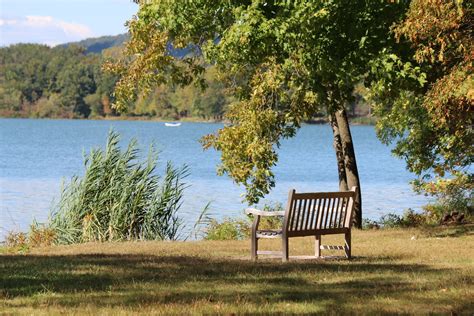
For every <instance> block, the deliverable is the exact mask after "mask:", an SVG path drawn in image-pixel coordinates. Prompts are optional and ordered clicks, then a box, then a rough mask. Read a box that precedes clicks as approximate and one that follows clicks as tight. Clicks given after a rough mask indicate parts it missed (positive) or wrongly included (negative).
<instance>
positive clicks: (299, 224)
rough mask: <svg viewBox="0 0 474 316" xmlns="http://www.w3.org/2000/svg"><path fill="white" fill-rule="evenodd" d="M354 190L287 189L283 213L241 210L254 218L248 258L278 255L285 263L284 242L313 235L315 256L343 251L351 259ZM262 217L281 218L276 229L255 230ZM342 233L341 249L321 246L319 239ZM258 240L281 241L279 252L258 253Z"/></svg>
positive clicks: (285, 244)
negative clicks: (306, 191) (281, 222)
mask: <svg viewBox="0 0 474 316" xmlns="http://www.w3.org/2000/svg"><path fill="white" fill-rule="evenodd" d="M356 190H357V187H352V188H351V190H350V191H347V192H317V193H296V191H295V190H290V193H289V195H288V204H287V207H286V210H285V211H281V212H267V211H260V210H257V209H254V208H249V209H246V210H245V213H246V214H252V215H254V216H255V220H254V222H253V225H252V235H251V241H252V247H251V257H252V260H256V259H257V257H258V255H281V256H282V259H283V261H284V262H285V261H288V239H289V238H290V237H303V236H315V239H316V246H315V255H316V257H321V250H322V249H332V250H344V251H345V254H346V257H347V258H348V259H350V258H351V226H352V216H353V214H352V213H353V211H354V199H355V196H356ZM262 216H284V219H283V227H282V229H280V230H259V229H258V224H259V222H260V218H261V217H262ZM330 234H344V237H345V245H344V246H328V245H321V236H322V235H330ZM261 238H281V239H282V248H283V251H281V252H275V251H259V250H258V240H259V239H261Z"/></svg>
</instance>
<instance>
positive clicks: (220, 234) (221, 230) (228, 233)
mask: <svg viewBox="0 0 474 316" xmlns="http://www.w3.org/2000/svg"><path fill="white" fill-rule="evenodd" d="M249 232H250V223H249V221H248V220H239V219H230V218H225V219H224V221H223V222H221V223H219V222H218V221H216V220H215V219H213V220H211V221H210V223H209V225H208V226H207V229H206V236H205V237H204V239H206V240H242V239H246V238H248V237H249V235H250V234H249Z"/></svg>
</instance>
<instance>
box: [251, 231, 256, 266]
mask: <svg viewBox="0 0 474 316" xmlns="http://www.w3.org/2000/svg"><path fill="white" fill-rule="evenodd" d="M251 239H252V246H251V248H250V258H251V259H252V261H257V250H258V239H257V238H256V236H252V238H251Z"/></svg>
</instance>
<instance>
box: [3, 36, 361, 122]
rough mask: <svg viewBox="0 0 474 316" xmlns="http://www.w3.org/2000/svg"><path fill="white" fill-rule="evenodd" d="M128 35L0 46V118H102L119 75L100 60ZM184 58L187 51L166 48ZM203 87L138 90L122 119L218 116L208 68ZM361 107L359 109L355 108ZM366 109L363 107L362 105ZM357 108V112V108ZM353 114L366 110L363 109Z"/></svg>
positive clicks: (217, 90) (221, 93)
mask: <svg viewBox="0 0 474 316" xmlns="http://www.w3.org/2000/svg"><path fill="white" fill-rule="evenodd" d="M127 38H128V36H127V35H126V34H122V35H117V36H103V37H99V38H90V39H86V40H83V41H80V42H76V43H67V44H64V45H60V46H56V47H53V48H51V47H49V46H46V45H39V44H17V45H12V46H9V47H2V48H0V116H1V117H35V118H105V117H114V116H118V115H119V114H117V113H116V112H115V111H114V110H113V109H112V104H113V102H114V96H113V87H114V86H115V83H116V80H117V78H116V77H115V76H113V75H111V74H106V73H105V72H103V71H102V64H103V63H104V62H105V60H107V59H110V58H117V57H118V56H121V54H122V47H123V45H124V42H125V41H126V40H127ZM168 50H169V54H170V55H172V56H174V57H178V58H182V57H184V56H186V54H188V53H189V51H190V50H189V49H186V48H184V49H173V48H172V47H171V46H170V47H168ZM208 70H209V71H206V74H205V79H206V83H207V89H205V90H202V89H201V88H200V87H197V86H194V85H190V86H186V87H184V88H182V87H179V86H171V87H170V86H159V87H157V88H155V89H154V90H153V91H152V92H151V93H150V94H144V93H143V94H142V95H141V96H139V98H138V100H137V101H136V102H135V103H134V104H131V105H130V106H129V107H128V112H127V113H121V114H120V116H125V117H143V118H161V119H182V118H196V119H200V120H220V119H221V118H222V115H223V113H224V111H225V108H226V106H227V105H228V104H230V103H231V102H233V100H232V99H231V98H229V97H228V96H227V95H226V92H225V90H224V86H223V83H222V79H221V78H217V72H216V71H215V70H214V69H213V68H212V66H208ZM358 109H359V110H360V108H358ZM363 110H364V109H363ZM359 112H360V111H359ZM351 113H352V114H362V115H364V114H366V113H365V112H364V111H362V112H360V113H356V112H355V108H353V109H352V111H351Z"/></svg>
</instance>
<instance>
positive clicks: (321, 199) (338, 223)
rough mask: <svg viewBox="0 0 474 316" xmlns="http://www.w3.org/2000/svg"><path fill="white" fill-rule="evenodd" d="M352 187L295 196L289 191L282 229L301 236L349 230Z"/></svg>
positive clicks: (352, 196) (353, 191)
mask: <svg viewBox="0 0 474 316" xmlns="http://www.w3.org/2000/svg"><path fill="white" fill-rule="evenodd" d="M356 190H357V188H356V187H352V188H351V190H350V191H347V192H318V193H296V192H295V190H291V191H290V193H289V196H288V205H287V208H286V212H285V219H284V223H283V229H284V230H285V229H286V231H287V232H288V233H289V234H291V235H293V234H296V235H301V236H304V235H305V234H306V233H307V234H311V233H313V232H315V231H316V230H323V229H324V230H330V229H341V228H351V226H352V213H353V209H354V199H355V196H356Z"/></svg>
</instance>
